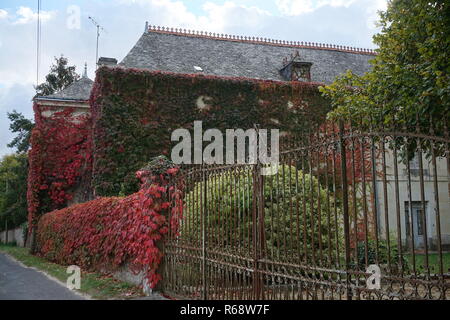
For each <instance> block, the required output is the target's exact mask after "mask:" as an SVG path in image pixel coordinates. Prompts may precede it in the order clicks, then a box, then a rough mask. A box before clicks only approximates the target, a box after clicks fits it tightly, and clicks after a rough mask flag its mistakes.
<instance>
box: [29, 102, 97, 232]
mask: <svg viewBox="0 0 450 320" xmlns="http://www.w3.org/2000/svg"><path fill="white" fill-rule="evenodd" d="M34 114H35V123H36V124H35V127H34V129H33V131H32V135H31V145H32V148H31V150H30V152H29V171H28V188H27V202H28V222H29V227H30V228H32V227H34V226H36V223H37V220H38V218H39V217H40V216H41V215H42V214H44V213H46V212H50V211H52V210H55V209H60V208H64V207H66V206H67V205H68V204H70V203H71V202H72V201H73V200H74V197H77V198H78V199H77V201H76V202H83V201H86V200H88V199H89V198H90V195H91V194H92V191H91V189H90V185H91V183H90V177H91V172H92V148H91V146H92V135H91V131H92V122H91V115H90V113H89V112H79V110H77V108H74V107H62V108H61V107H60V108H55V107H54V106H49V105H46V104H40V103H34Z"/></svg>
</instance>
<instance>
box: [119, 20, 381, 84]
mask: <svg viewBox="0 0 450 320" xmlns="http://www.w3.org/2000/svg"><path fill="white" fill-rule="evenodd" d="M163 29H164V28H161V29H160V28H159V27H158V28H156V27H150V28H149V29H148V31H147V32H145V33H144V34H143V35H142V36H141V38H140V39H139V40H138V42H137V43H136V45H135V46H134V47H133V48H132V49H131V51H130V52H129V53H128V54H127V56H126V57H125V58H124V59H123V60H122V62H121V63H120V64H119V65H120V66H123V67H127V68H140V69H150V70H161V71H169V72H175V73H188V74H190V73H198V72H201V73H204V74H208V75H216V76H227V77H245V78H255V79H264V80H284V79H283V77H282V76H281V75H280V73H279V70H280V69H281V68H283V60H285V59H286V58H288V59H289V57H290V56H291V55H294V54H295V53H296V51H299V54H300V57H301V59H302V60H303V61H306V62H312V63H313V64H312V67H311V81H312V82H322V83H330V82H332V81H333V80H334V78H335V77H336V76H337V75H339V74H342V73H344V72H345V71H347V70H348V69H351V70H352V71H354V72H355V73H356V74H363V73H364V72H366V71H368V70H369V68H370V65H369V63H368V61H369V60H370V59H371V58H373V55H374V52H373V51H370V50H366V49H355V48H348V47H340V46H331V45H320V44H311V43H308V44H303V43H298V42H295V43H294V42H286V41H285V42H283V41H277V40H268V39H259V40H258V39H257V38H256V39H255V38H250V37H249V38H247V37H245V38H243V37H235V36H228V35H217V36H215V35H211V33H209V34H207V33H204V34H203V35H202V34H200V33H198V32H190V31H188V32H186V31H185V30H184V31H181V29H180V31H173V29H172V30H170V29H168V28H166V29H165V30H163ZM176 30H178V29H176ZM197 67H200V68H202V69H203V71H198V70H196V69H198V68H197Z"/></svg>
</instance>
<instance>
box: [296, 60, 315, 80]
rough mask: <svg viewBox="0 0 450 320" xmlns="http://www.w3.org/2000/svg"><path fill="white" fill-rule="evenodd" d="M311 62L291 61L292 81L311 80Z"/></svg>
mask: <svg viewBox="0 0 450 320" xmlns="http://www.w3.org/2000/svg"><path fill="white" fill-rule="evenodd" d="M311 66H312V63H311V62H292V72H291V80H292V81H305V82H311Z"/></svg>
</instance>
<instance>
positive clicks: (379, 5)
mask: <svg viewBox="0 0 450 320" xmlns="http://www.w3.org/2000/svg"><path fill="white" fill-rule="evenodd" d="M386 8H387V0H374V1H373V2H372V4H371V5H370V6H368V7H367V15H368V18H367V27H368V28H369V29H376V28H377V26H376V22H377V21H378V18H379V16H378V11H385V10H386Z"/></svg>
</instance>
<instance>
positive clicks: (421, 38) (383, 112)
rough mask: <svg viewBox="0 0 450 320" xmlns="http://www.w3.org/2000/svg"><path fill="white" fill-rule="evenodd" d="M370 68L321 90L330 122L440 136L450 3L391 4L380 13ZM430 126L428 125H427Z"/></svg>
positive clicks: (447, 104)
mask: <svg viewBox="0 0 450 320" xmlns="http://www.w3.org/2000/svg"><path fill="white" fill-rule="evenodd" d="M379 26H380V27H381V32H380V33H379V34H377V35H375V36H374V42H375V44H377V45H378V46H379V49H377V53H378V54H377V56H376V57H375V58H374V59H373V60H372V61H371V64H372V69H371V71H369V72H368V73H366V74H365V75H363V76H357V75H355V74H353V73H352V72H350V71H349V72H347V73H346V74H344V75H342V76H341V77H338V78H337V79H336V81H335V82H334V83H333V84H331V85H329V86H326V87H324V88H321V91H322V92H323V93H324V95H325V96H327V97H328V98H330V99H331V103H332V106H333V111H332V112H331V113H330V114H329V117H330V118H332V119H336V118H341V119H342V118H344V119H352V120H357V121H361V123H362V124H369V123H371V124H375V125H378V126H393V127H394V126H395V127H397V128H399V127H401V128H404V129H408V130H417V129H420V130H422V131H423V132H430V128H431V127H432V128H433V130H434V134H436V135H443V134H444V132H445V130H446V129H445V128H446V127H448V125H449V116H448V115H449V110H450V2H449V1H445V0H440V1H425V0H391V1H389V3H388V8H387V11H385V12H380V21H379ZM431 124H432V126H431Z"/></svg>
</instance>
